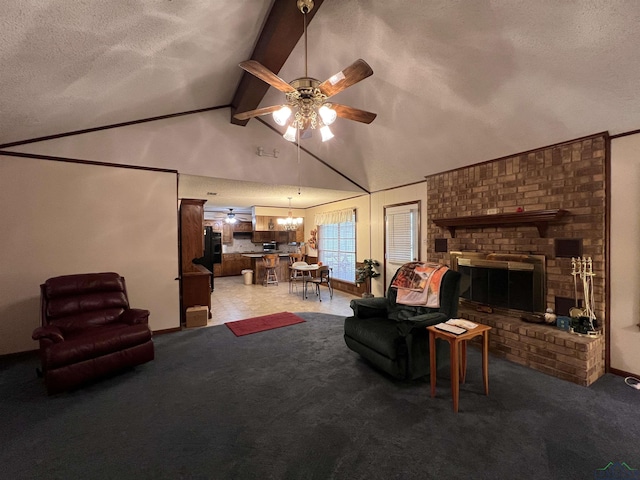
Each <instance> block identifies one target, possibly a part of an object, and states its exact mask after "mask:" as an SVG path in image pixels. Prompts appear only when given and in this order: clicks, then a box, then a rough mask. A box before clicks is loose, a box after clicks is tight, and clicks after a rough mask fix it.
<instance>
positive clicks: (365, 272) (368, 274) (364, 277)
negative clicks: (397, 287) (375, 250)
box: [356, 258, 380, 298]
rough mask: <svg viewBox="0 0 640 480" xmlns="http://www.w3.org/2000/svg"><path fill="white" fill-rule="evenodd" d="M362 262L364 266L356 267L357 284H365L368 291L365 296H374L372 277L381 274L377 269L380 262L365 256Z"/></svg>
mask: <svg viewBox="0 0 640 480" xmlns="http://www.w3.org/2000/svg"><path fill="white" fill-rule="evenodd" d="M362 263H363V266H362V267H359V268H356V284H357V285H360V284H361V283H364V284H365V288H366V291H365V293H363V294H362V297H363V298H369V297H373V295H372V294H371V279H372V278H376V277H379V276H380V274H379V273H378V272H376V270H375V267H379V266H380V263H379V262H378V261H377V260H373V259H371V258H365V259H364V261H363V262H362Z"/></svg>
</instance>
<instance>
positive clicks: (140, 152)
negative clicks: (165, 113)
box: [7, 108, 359, 191]
mask: <svg viewBox="0 0 640 480" xmlns="http://www.w3.org/2000/svg"><path fill="white" fill-rule="evenodd" d="M229 118H230V113H229V109H228V108H221V109H218V110H212V111H208V112H202V113H196V114H191V115H183V116H179V117H172V118H166V119H163V120H155V121H152V122H143V123H137V124H133V125H128V126H125V127H119V128H109V129H105V130H98V131H95V132H89V133H83V134H79V135H72V136H68V137H61V138H54V139H51V140H45V141H41V142H36V143H29V144H25V145H20V146H16V147H11V148H8V149H7V150H9V151H13V152H21V153H30V154H37V155H50V156H56V157H64V158H76V159H83V160H91V161H95V162H105V163H115V164H128V163H133V160H131V159H135V164H136V165H142V166H145V167H153V168H165V169H169V170H178V171H179V172H180V174H181V175H201V176H205V177H214V178H226V179H233V180H242V181H246V182H259V183H266V184H275V185H298V180H300V185H302V186H311V187H316V188H327V189H331V190H347V191H359V189H358V188H357V187H355V186H354V185H353V183H351V182H349V181H348V180H346V179H345V178H344V177H342V176H341V175H339V174H337V173H335V172H334V171H333V170H331V169H329V168H327V167H326V166H325V165H324V164H322V163H321V162H319V161H318V160H316V159H315V158H313V157H311V156H310V155H308V154H307V153H305V151H304V150H301V152H300V178H299V179H298V162H297V149H296V146H295V145H294V144H292V143H291V142H287V141H286V140H285V139H284V138H282V136H281V135H278V134H277V133H275V132H274V131H272V130H271V129H270V128H269V127H267V126H265V125H263V124H262V123H260V122H259V121H257V120H252V121H251V122H249V123H248V124H247V126H246V127H241V126H238V125H232V124H231V123H230V122H229ZM257 147H263V148H264V149H265V150H266V151H271V150H273V149H274V148H275V149H277V150H278V151H279V152H280V153H279V155H278V158H269V157H259V156H258V155H256V149H257Z"/></svg>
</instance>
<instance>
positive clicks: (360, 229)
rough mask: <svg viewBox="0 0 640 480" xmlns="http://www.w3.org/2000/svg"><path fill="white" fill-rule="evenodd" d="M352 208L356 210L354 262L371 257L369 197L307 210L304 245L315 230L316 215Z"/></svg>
mask: <svg viewBox="0 0 640 480" xmlns="http://www.w3.org/2000/svg"><path fill="white" fill-rule="evenodd" d="M347 208H354V209H355V210H356V260H357V261H359V262H361V261H362V260H364V259H365V258H370V256H371V230H370V228H369V218H370V211H369V196H368V195H362V196H360V197H356V198H350V199H348V200H342V201H340V202H333V203H328V204H326V205H321V206H319V207H314V208H308V209H306V210H305V215H304V238H305V243H306V242H307V240H308V239H309V237H310V236H311V230H313V229H315V228H316V225H315V222H314V218H315V216H316V214H319V213H325V212H332V211H334V210H344V209H347Z"/></svg>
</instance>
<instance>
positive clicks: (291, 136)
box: [283, 125, 296, 142]
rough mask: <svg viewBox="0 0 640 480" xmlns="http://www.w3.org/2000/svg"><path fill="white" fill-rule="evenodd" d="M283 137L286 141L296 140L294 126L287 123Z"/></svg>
mask: <svg viewBox="0 0 640 480" xmlns="http://www.w3.org/2000/svg"><path fill="white" fill-rule="evenodd" d="M283 137H284V139H285V140H286V141H287V142H295V141H296V129H295V128H294V127H292V126H291V125H289V126H288V127H287V131H286V132H284V135H283Z"/></svg>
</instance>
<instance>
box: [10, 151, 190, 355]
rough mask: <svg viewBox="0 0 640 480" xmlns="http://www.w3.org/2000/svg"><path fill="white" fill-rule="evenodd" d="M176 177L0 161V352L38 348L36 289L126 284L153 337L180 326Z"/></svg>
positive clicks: (19, 160)
mask: <svg viewBox="0 0 640 480" xmlns="http://www.w3.org/2000/svg"><path fill="white" fill-rule="evenodd" d="M176 177H177V176H176V174H175V173H171V172H154V171H148V170H136V169H129V168H122V167H108V166H96V165H88V164H79V163H68V162H54V161H47V160H36V159H32V158H16V157H8V156H0V201H1V204H2V210H1V211H0V212H1V213H0V225H2V229H3V233H2V235H0V265H1V268H0V355H2V354H8V353H15V352H20V351H26V350H33V349H35V348H37V343H36V342H34V341H33V340H31V333H32V331H33V330H34V329H35V328H36V327H37V326H39V324H40V310H39V298H40V284H41V283H43V282H44V281H45V280H46V279H47V278H50V277H53V276H58V275H66V274H73V273H88V272H101V271H114V272H117V273H119V274H121V275H122V276H124V277H125V279H126V282H127V290H128V293H129V300H130V303H131V306H133V307H138V308H146V309H148V310H150V311H151V315H150V318H149V321H150V326H151V328H152V329H153V330H163V329H168V328H175V327H179V325H180V315H179V289H178V287H179V285H178V282H177V281H175V280H174V279H175V278H176V276H177V275H178V248H177V239H178V227H177V225H178V220H177V218H178V217H177V205H178V200H177V178H176Z"/></svg>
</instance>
